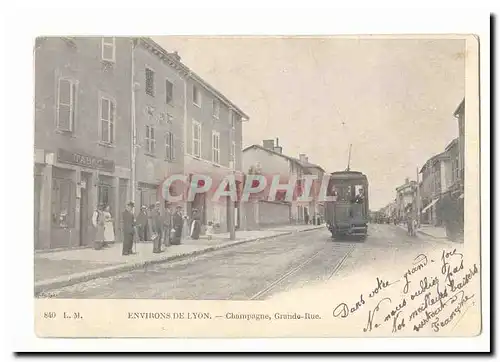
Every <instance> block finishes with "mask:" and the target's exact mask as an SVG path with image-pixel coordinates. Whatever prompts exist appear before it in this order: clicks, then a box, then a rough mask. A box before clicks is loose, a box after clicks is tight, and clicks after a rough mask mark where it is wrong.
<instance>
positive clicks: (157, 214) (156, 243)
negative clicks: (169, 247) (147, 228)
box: [151, 202, 163, 253]
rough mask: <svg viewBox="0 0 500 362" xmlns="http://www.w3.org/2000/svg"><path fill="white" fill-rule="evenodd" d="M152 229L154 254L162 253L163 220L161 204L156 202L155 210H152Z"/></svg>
mask: <svg viewBox="0 0 500 362" xmlns="http://www.w3.org/2000/svg"><path fill="white" fill-rule="evenodd" d="M151 229H152V235H153V236H154V239H153V253H161V241H162V229H163V220H162V217H161V211H160V203H159V202H156V203H155V206H154V209H153V210H151Z"/></svg>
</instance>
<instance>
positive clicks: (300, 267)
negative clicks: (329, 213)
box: [250, 245, 356, 300]
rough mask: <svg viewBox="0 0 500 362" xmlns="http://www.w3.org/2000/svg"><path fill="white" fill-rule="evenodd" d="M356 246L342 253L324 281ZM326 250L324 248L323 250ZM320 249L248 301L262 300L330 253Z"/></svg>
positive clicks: (340, 265)
mask: <svg viewBox="0 0 500 362" xmlns="http://www.w3.org/2000/svg"><path fill="white" fill-rule="evenodd" d="M355 247H356V245H350V246H349V247H348V249H347V251H346V252H345V253H344V255H343V256H342V257H341V259H340V260H339V261H338V262H337V263H336V264H335V266H334V268H333V269H332V271H331V272H329V273H328V274H327V275H328V277H327V278H326V280H330V279H331V278H332V277H333V276H334V275H335V273H336V272H337V271H338V270H339V269H340V268H341V267H342V265H343V264H344V263H345V261H346V260H347V258H348V257H349V256H350V255H351V253H352V251H353V250H354V249H355ZM325 249H326V248H325ZM325 249H322V250H320V251H318V252H316V253H314V254H313V255H312V256H310V257H309V258H307V259H306V260H305V261H303V262H302V263H301V264H299V265H298V266H296V267H294V268H292V269H290V270H288V271H287V272H285V273H284V274H282V275H281V276H280V277H279V278H277V279H275V280H274V281H272V282H271V283H269V284H268V285H267V286H266V287H265V288H264V289H262V290H261V291H259V292H257V293H256V294H254V295H253V296H252V297H251V298H250V300H259V299H263V297H265V296H267V295H269V294H271V292H272V291H273V290H274V289H276V288H278V287H279V286H281V285H282V284H283V283H284V282H285V281H286V280H287V279H290V278H291V277H293V276H294V275H296V274H297V273H298V272H300V271H301V270H304V269H305V268H306V267H307V266H308V265H310V264H311V263H312V262H313V261H314V260H315V259H321V257H323V256H325V254H327V253H329V252H331V250H330V249H326V250H325Z"/></svg>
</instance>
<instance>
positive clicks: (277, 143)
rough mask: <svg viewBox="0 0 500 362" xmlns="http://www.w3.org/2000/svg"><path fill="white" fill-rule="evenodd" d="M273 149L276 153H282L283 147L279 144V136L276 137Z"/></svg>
mask: <svg viewBox="0 0 500 362" xmlns="http://www.w3.org/2000/svg"><path fill="white" fill-rule="evenodd" d="M274 151H275V152H278V153H283V147H281V146H280V145H279V138H277V137H276V146H274Z"/></svg>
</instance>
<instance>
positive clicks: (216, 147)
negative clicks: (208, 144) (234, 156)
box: [212, 131, 220, 164]
mask: <svg viewBox="0 0 500 362" xmlns="http://www.w3.org/2000/svg"><path fill="white" fill-rule="evenodd" d="M212 161H213V162H214V163H217V164H219V163H220V133H219V132H215V131H213V132H212Z"/></svg>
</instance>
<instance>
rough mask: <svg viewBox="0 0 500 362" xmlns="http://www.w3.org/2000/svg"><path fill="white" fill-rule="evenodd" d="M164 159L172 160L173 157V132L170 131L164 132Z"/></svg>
mask: <svg viewBox="0 0 500 362" xmlns="http://www.w3.org/2000/svg"><path fill="white" fill-rule="evenodd" d="M165 159H166V160H167V161H172V160H174V159H175V154H174V134H173V133H172V132H166V133H165Z"/></svg>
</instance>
